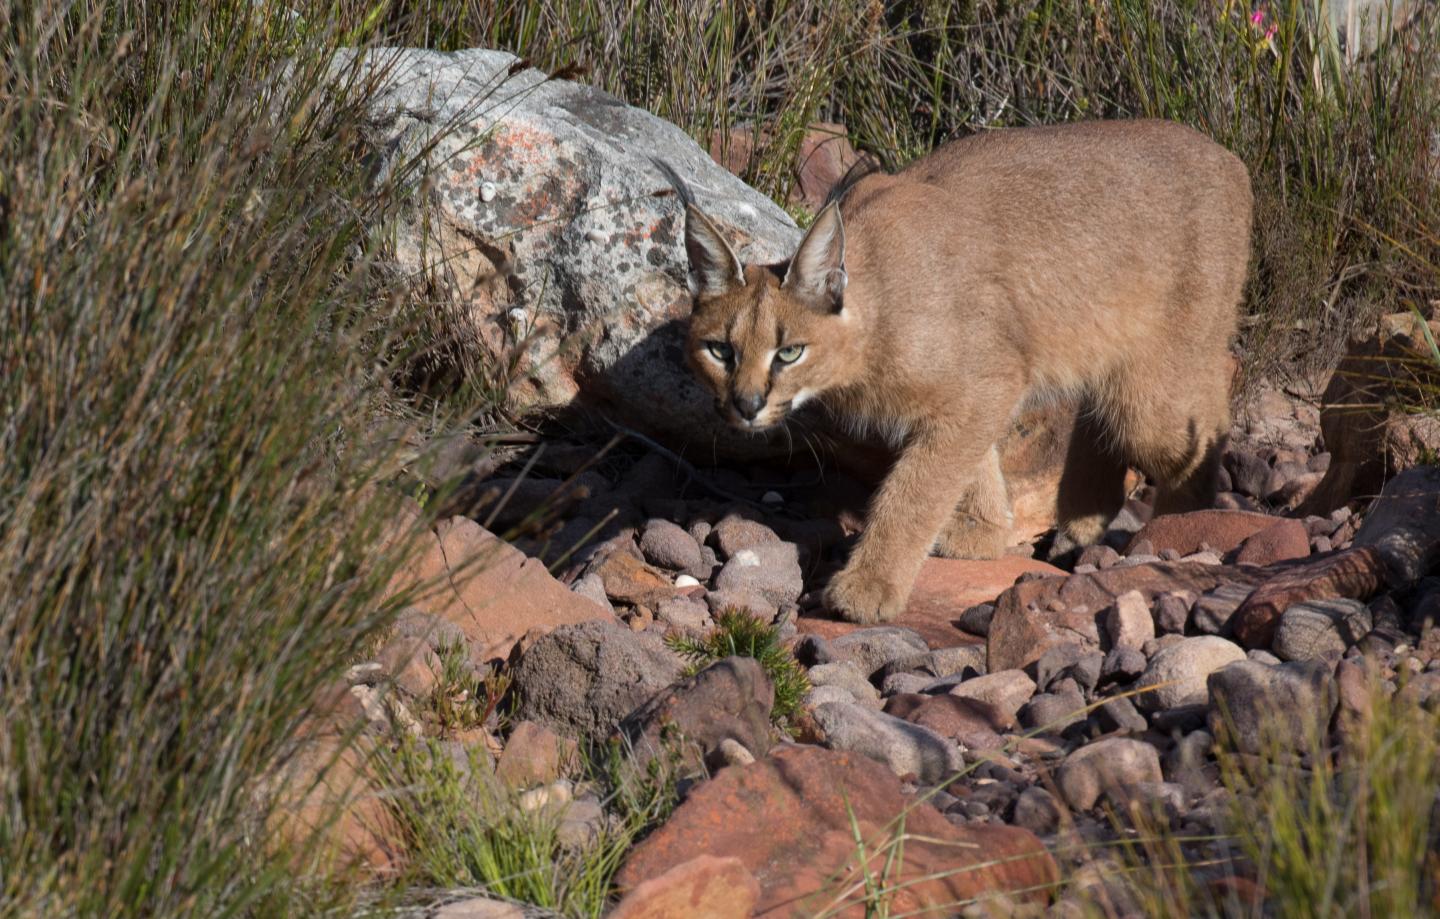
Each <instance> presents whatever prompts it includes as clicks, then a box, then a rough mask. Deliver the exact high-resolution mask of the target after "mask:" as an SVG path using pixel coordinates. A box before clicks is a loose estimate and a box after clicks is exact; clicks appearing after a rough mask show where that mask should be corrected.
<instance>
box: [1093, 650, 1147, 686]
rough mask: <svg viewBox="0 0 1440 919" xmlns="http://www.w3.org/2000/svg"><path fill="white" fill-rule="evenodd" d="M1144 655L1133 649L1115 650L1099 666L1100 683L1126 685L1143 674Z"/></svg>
mask: <svg viewBox="0 0 1440 919" xmlns="http://www.w3.org/2000/svg"><path fill="white" fill-rule="evenodd" d="M1145 666H1146V661H1145V655H1144V654H1143V653H1141V652H1139V651H1136V650H1135V649H1134V648H1116V649H1115V650H1113V651H1111V652H1110V653H1109V654H1107V655H1105V661H1104V663H1102V664H1101V665H1100V680H1101V682H1110V683H1128V682H1130V681H1131V680H1133V679H1135V678H1136V677H1137V676H1139V675H1140V674H1142V673H1144V672H1145Z"/></svg>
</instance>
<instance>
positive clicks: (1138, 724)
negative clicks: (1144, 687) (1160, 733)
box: [1090, 696, 1149, 734]
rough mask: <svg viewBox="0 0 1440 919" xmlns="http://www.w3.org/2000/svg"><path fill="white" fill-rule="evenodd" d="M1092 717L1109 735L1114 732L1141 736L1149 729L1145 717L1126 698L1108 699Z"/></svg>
mask: <svg viewBox="0 0 1440 919" xmlns="http://www.w3.org/2000/svg"><path fill="white" fill-rule="evenodd" d="M1090 717H1092V718H1094V719H1095V723H1096V724H1097V725H1099V726H1100V729H1101V730H1102V731H1104V732H1105V733H1107V734H1108V733H1110V732H1112V731H1118V732H1122V733H1126V734H1139V733H1141V732H1142V731H1144V730H1145V729H1146V728H1148V727H1149V724H1148V723H1147V722H1146V721H1145V716H1144V715H1142V714H1140V713H1139V712H1138V711H1136V710H1135V703H1133V702H1131V701H1130V699H1129V698H1128V697H1126V696H1119V697H1117V698H1114V699H1107V700H1106V701H1105V703H1104V704H1102V705H1101V706H1100V707H1099V708H1097V709H1095V711H1094V713H1093V714H1092V715H1091V716H1090Z"/></svg>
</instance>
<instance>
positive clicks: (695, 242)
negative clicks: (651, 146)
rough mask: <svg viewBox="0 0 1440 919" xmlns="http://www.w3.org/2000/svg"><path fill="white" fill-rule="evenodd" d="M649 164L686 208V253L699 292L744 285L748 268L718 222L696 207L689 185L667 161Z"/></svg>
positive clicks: (717, 290)
mask: <svg viewBox="0 0 1440 919" xmlns="http://www.w3.org/2000/svg"><path fill="white" fill-rule="evenodd" d="M650 162H651V163H652V164H654V166H655V168H656V169H658V170H660V173H661V174H662V175H663V176H665V179H666V181H668V182H669V183H670V185H671V187H672V188H674V189H675V193H676V194H677V195H679V196H680V201H681V202H682V203H683V204H684V205H685V253H686V255H687V256H689V258H690V274H691V277H692V278H694V280H695V287H696V292H697V293H700V294H707V295H714V294H722V293H725V292H726V291H728V290H733V289H734V288H736V287H743V286H745V269H744V267H743V266H742V265H741V264H740V258H739V256H737V255H736V254H735V250H734V249H731V248H730V244H729V243H728V242H726V241H725V237H724V235H723V234H722V233H721V232H720V228H719V227H717V226H716V225H715V221H713V220H711V219H710V218H709V217H707V216H705V213H704V212H703V211H701V210H700V208H699V207H697V206H696V205H695V196H694V195H693V194H692V193H691V192H690V186H689V185H687V184H686V182H685V180H684V179H682V178H680V176H679V175H678V174H677V173H676V172H675V170H674V169H672V168H670V165H669V164H668V163H666V162H665V161H663V160H660V159H657V158H655V157H651V158H650Z"/></svg>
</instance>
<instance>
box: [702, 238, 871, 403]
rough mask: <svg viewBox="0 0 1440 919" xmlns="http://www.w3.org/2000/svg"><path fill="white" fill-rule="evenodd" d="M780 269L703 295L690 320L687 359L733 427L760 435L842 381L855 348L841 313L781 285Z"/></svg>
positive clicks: (748, 274)
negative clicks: (849, 341)
mask: <svg viewBox="0 0 1440 919" xmlns="http://www.w3.org/2000/svg"><path fill="white" fill-rule="evenodd" d="M783 274H784V271H783V266H781V268H780V269H775V268H770V267H764V268H760V267H750V268H747V269H745V285H744V286H743V287H739V288H736V289H733V290H730V291H727V292H726V293H723V294H720V295H718V296H716V295H710V296H706V295H703V294H702V295H701V296H700V297H699V298H697V300H696V304H695V311H694V313H693V314H692V315H691V318H690V338H689V357H690V363H691V366H693V367H694V369H695V373H696V375H698V376H699V377H700V379H701V381H702V382H704V384H705V386H706V387H707V388H708V389H709V390H710V392H711V393H712V394H713V395H714V396H715V410H716V411H717V412H718V413H719V414H720V417H722V418H724V419H725V421H726V422H728V423H729V424H731V425H733V426H735V427H737V428H740V429H741V430H746V431H763V430H765V429H767V428H772V427H774V426H776V425H778V424H780V423H782V422H783V421H784V420H785V417H786V416H787V415H789V414H790V412H792V411H794V410H795V409H797V408H799V407H800V406H801V405H803V404H805V402H807V401H809V400H810V399H813V398H814V397H815V396H817V395H819V394H821V393H823V392H824V391H825V390H827V389H829V388H831V387H832V386H834V385H835V384H836V382H837V381H838V379H840V378H841V377H842V376H843V370H844V369H845V368H844V366H843V365H842V364H841V363H840V362H842V361H844V360H845V358H846V356H847V355H848V353H849V351H850V349H849V348H848V347H846V346H845V344H846V342H845V338H846V335H845V333H846V331H847V329H846V326H848V323H847V322H846V319H845V317H843V316H842V315H838V314H834V313H831V312H829V311H828V310H822V309H816V308H815V307H814V306H812V305H810V304H806V303H803V302H801V301H799V300H797V298H795V297H794V296H792V295H790V294H789V293H788V292H787V291H786V290H785V289H784V288H782V286H781V281H782V278H783Z"/></svg>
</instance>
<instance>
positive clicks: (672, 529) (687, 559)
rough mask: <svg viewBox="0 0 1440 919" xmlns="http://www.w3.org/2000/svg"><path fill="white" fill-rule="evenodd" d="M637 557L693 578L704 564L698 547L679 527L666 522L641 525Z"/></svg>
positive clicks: (706, 574)
mask: <svg viewBox="0 0 1440 919" xmlns="http://www.w3.org/2000/svg"><path fill="white" fill-rule="evenodd" d="M640 554H642V555H644V556H645V561H647V562H649V563H650V564H652V565H658V566H659V567H661V568H669V569H670V570H672V571H683V572H685V573H686V574H690V575H694V576H696V577H699V576H700V575H699V574H698V572H699V571H700V569H701V568H702V567H703V563H704V557H703V556H702V555H701V554H700V544H699V543H697V542H696V541H695V540H694V539H692V538H691V537H690V534H689V533H687V532H685V530H684V529H683V528H682V527H680V526H679V525H678V524H674V523H671V522H670V521H669V520H659V519H656V520H651V521H650V522H648V523H646V524H645V529H644V531H643V532H642V533H641V534H640ZM704 574H705V576H707V577H708V576H709V574H710V572H709V571H705V572H704Z"/></svg>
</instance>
